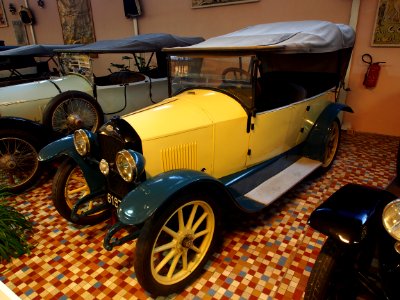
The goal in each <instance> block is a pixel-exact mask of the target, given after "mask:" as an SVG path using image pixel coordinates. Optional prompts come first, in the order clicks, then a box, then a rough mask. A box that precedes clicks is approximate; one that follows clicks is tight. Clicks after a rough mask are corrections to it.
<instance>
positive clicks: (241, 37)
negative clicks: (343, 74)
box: [166, 21, 355, 53]
mask: <svg viewBox="0 0 400 300" xmlns="http://www.w3.org/2000/svg"><path fill="white" fill-rule="evenodd" d="M354 40H355V32H354V30H353V29H352V28H351V27H350V26H348V25H345V24H334V23H331V22H327V21H295V22H277V23H270V24H259V25H255V26H249V27H246V28H244V29H241V30H238V31H235V32H232V33H228V34H225V35H221V36H217V37H213V38H210V39H207V40H206V41H204V42H202V43H199V44H196V45H193V46H189V47H180V48H173V49H166V51H168V52H170V51H171V52H203V51H208V52H209V51H218V52H224V51H245V50H249V51H251V50H256V51H262V50H265V51H279V52H281V53H324V52H333V51H337V50H340V49H345V48H352V47H353V46H354Z"/></svg>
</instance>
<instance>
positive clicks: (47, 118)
mask: <svg viewBox="0 0 400 300" xmlns="http://www.w3.org/2000/svg"><path fill="white" fill-rule="evenodd" d="M103 120H104V115H103V111H102V109H101V107H100V105H99V103H98V102H97V101H96V100H95V99H94V98H93V97H92V96H90V95H88V94H86V93H84V92H80V91H67V92H64V93H61V94H59V95H57V96H56V97H54V98H53V99H52V100H51V102H50V103H49V104H48V106H47V107H46V109H45V111H44V113H43V123H44V124H45V125H46V126H48V127H50V128H52V129H53V130H54V131H55V132H57V133H60V134H62V135H67V134H71V133H73V132H74V131H75V130H77V129H80V128H83V129H87V130H90V131H92V132H95V131H96V130H97V129H98V128H99V127H100V126H101V125H102V124H103Z"/></svg>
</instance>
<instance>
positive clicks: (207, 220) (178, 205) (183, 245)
mask: <svg viewBox="0 0 400 300" xmlns="http://www.w3.org/2000/svg"><path fill="white" fill-rule="evenodd" d="M219 224H220V212H219V208H218V206H217V205H216V204H215V202H214V201H213V199H212V198H211V197H209V196H207V195H202V194H194V195H192V196H187V195H185V196H181V197H177V198H176V199H173V200H172V201H171V202H169V205H168V206H166V207H165V209H160V210H159V211H158V212H156V213H155V214H154V215H153V216H152V217H151V218H150V219H149V220H148V221H146V223H145V224H144V227H143V229H142V232H141V234H140V236H139V238H138V241H137V244H136V254H135V259H134V267H135V272H136V276H137V278H138V281H139V283H140V284H141V286H142V287H143V288H144V289H146V290H147V291H149V292H150V293H151V294H152V295H169V294H172V293H176V292H179V291H180V290H182V289H184V288H185V287H186V286H187V285H188V284H190V283H191V282H192V281H193V280H194V279H196V278H197V276H198V275H199V273H201V272H202V269H203V266H204V265H205V263H206V262H207V260H208V259H209V257H210V255H211V254H212V253H213V251H214V250H213V249H214V247H215V244H216V240H217V239H218V234H219V227H220V225H219Z"/></svg>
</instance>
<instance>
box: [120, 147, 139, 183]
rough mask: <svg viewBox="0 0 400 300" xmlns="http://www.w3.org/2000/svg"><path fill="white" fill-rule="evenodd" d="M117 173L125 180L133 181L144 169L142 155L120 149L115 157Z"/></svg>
mask: <svg viewBox="0 0 400 300" xmlns="http://www.w3.org/2000/svg"><path fill="white" fill-rule="evenodd" d="M115 163H116V165H117V170H118V173H119V175H121V177H122V178H123V179H124V180H125V181H126V182H132V181H135V180H136V179H137V178H138V177H139V176H140V175H141V174H142V172H143V171H144V158H143V156H142V155H141V154H140V153H138V152H136V151H132V150H122V151H119V152H118V153H117V156H116V158H115Z"/></svg>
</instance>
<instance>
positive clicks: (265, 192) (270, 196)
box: [245, 157, 322, 205]
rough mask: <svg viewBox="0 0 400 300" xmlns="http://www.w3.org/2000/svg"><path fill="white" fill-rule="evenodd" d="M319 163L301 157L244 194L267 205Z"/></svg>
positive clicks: (309, 172)
mask: <svg viewBox="0 0 400 300" xmlns="http://www.w3.org/2000/svg"><path fill="white" fill-rule="evenodd" d="M321 165H322V163H321V162H320V161H317V160H313V159H309V158H307V157H302V158H300V159H298V160H297V161H296V162H295V163H293V164H292V165H290V166H289V167H287V168H286V169H285V170H283V171H281V172H280V173H278V174H276V175H275V176H273V177H271V178H270V179H268V180H266V181H264V182H263V183H261V184H260V185H259V186H257V187H256V188H254V189H253V190H251V191H250V192H248V193H247V194H245V196H246V197H247V198H250V199H252V200H254V201H257V202H260V203H262V204H264V205H268V204H270V203H271V202H273V201H274V200H276V199H277V198H279V197H280V196H282V195H283V194H284V193H285V192H287V191H288V190H289V189H290V188H292V187H293V186H294V185H296V184H297V183H298V182H300V181H301V180H302V179H303V178H305V177H306V176H307V175H309V174H311V173H312V172H313V171H315V170H316V169H317V168H318V167H319V166H321Z"/></svg>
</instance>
